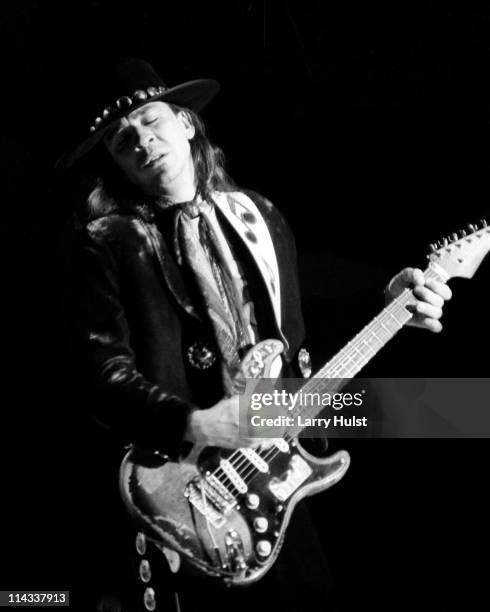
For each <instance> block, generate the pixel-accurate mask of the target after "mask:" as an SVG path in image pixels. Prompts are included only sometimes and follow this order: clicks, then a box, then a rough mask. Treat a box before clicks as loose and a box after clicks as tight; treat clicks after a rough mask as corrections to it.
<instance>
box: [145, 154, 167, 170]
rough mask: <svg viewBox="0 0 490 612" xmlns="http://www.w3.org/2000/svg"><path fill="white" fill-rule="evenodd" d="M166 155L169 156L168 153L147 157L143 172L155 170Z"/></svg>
mask: <svg viewBox="0 0 490 612" xmlns="http://www.w3.org/2000/svg"><path fill="white" fill-rule="evenodd" d="M166 155H167V154H166V153H155V154H154V155H151V156H150V157H147V158H146V160H145V161H144V162H143V163H142V164H141V166H140V167H141V168H142V169H143V170H146V169H148V168H153V167H154V166H156V165H158V163H159V162H160V161H162V159H163V158H164V157H166Z"/></svg>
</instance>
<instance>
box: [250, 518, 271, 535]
mask: <svg viewBox="0 0 490 612" xmlns="http://www.w3.org/2000/svg"><path fill="white" fill-rule="evenodd" d="M267 527H269V521H268V520H267V519H266V518H265V516H258V517H257V518H256V519H254V529H255V531H256V532H257V533H264V531H267Z"/></svg>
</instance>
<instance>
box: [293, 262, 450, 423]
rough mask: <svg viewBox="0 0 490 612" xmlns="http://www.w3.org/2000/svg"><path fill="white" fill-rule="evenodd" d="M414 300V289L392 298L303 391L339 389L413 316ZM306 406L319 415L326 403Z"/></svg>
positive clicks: (429, 273) (429, 274)
mask: <svg viewBox="0 0 490 612" xmlns="http://www.w3.org/2000/svg"><path fill="white" fill-rule="evenodd" d="M425 276H426V278H438V277H439V276H438V275H437V274H436V272H435V271H434V270H426V271H425ZM412 300H413V294H412V291H411V290H410V289H406V290H405V291H404V292H403V293H402V294H401V295H399V296H398V297H397V298H395V299H394V300H392V301H391V302H390V303H389V304H388V305H387V306H386V307H385V308H384V309H383V310H382V311H381V313H380V314H379V315H378V316H377V317H374V319H373V320H372V321H371V322H370V323H369V324H368V325H366V326H365V327H364V329H363V330H361V331H360V332H359V333H358V334H357V335H356V336H355V337H354V338H353V340H351V341H350V342H349V343H348V344H347V345H346V346H345V347H344V348H343V349H342V350H341V351H339V353H337V355H335V356H334V357H333V358H332V359H331V360H330V361H329V362H328V363H326V364H325V365H324V366H323V368H321V369H320V370H319V371H318V372H317V373H316V374H315V376H314V377H313V378H311V379H310V380H309V381H308V382H307V383H306V384H305V385H304V386H303V388H302V389H301V392H302V393H320V394H321V393H325V392H329V393H335V392H337V391H339V390H340V389H341V388H342V387H343V386H344V385H345V384H346V383H347V382H348V381H349V379H351V378H353V377H354V376H355V375H356V374H357V373H358V372H359V371H360V370H361V369H362V368H363V367H364V366H365V365H366V364H367V363H368V362H369V361H370V360H371V359H372V358H373V357H374V355H376V354H377V353H378V351H379V350H380V349H381V348H382V347H383V346H384V345H385V344H386V343H387V342H388V341H389V340H391V338H393V336H394V335H395V334H396V333H397V332H398V331H400V329H401V328H402V327H403V326H404V325H405V324H406V323H407V322H408V321H409V320H410V319H411V318H412V314H411V313H410V312H409V311H408V310H407V309H406V306H407V305H408V304H409V303H410V302H411V301H412ZM302 409H303V410H304V411H307V412H308V413H310V412H313V413H315V414H316V413H318V412H319V411H320V410H321V409H322V406H316V407H311V406H310V407H307V406H302ZM305 413H306V412H305Z"/></svg>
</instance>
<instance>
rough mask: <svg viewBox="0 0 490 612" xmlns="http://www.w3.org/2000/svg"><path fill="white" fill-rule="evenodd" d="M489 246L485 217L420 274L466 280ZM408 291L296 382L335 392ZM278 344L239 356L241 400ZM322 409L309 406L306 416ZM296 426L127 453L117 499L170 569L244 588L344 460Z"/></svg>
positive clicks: (383, 333)
mask: <svg viewBox="0 0 490 612" xmlns="http://www.w3.org/2000/svg"><path fill="white" fill-rule="evenodd" d="M489 250H490V227H487V224H486V222H485V221H482V222H481V224H480V225H479V226H476V225H469V226H468V229H467V231H464V230H462V231H461V232H459V233H458V234H453V235H452V236H451V237H450V238H445V239H444V240H442V241H440V242H439V243H435V244H432V245H431V254H430V255H429V256H428V260H429V264H428V267H427V269H426V270H425V272H424V274H425V278H426V279H429V278H433V279H439V280H442V281H447V280H449V279H450V278H453V277H466V278H471V277H472V276H473V274H474V273H475V271H476V270H477V268H478V266H479V265H480V263H481V262H482V260H483V258H484V257H485V255H486V254H487V252H488V251H489ZM413 299H414V298H413V295H412V291H411V290H410V289H406V290H405V291H404V292H403V293H402V294H401V295H400V296H399V297H398V298H396V299H394V300H393V301H392V302H390V303H389V304H388V305H387V306H386V307H385V308H384V310H382V312H381V313H380V314H379V315H378V316H377V317H375V318H374V319H373V321H371V322H370V323H369V324H368V325H367V326H366V327H365V328H364V329H363V330H362V331H361V332H360V333H359V334H358V335H357V336H356V337H355V338H354V339H353V340H352V341H351V342H349V343H348V344H347V345H346V346H345V347H344V348H343V349H342V350H341V351H340V352H339V353H338V354H337V355H335V356H334V357H333V358H332V359H331V360H330V361H329V362H328V363H327V364H326V365H324V366H323V367H322V368H321V369H320V370H319V371H318V372H317V373H316V374H315V376H314V377H312V378H310V379H308V380H307V382H306V383H305V384H304V385H303V387H302V388H301V392H302V393H303V394H305V393H324V392H329V393H335V392H338V391H339V389H340V388H342V386H343V384H344V383H346V382H347V381H348V379H350V378H352V377H353V376H355V375H356V374H357V373H358V372H359V371H360V370H361V368H362V367H363V366H364V365H365V364H366V363H367V362H368V361H369V360H370V359H371V358H372V357H373V356H374V355H375V354H376V353H377V352H378V351H379V350H380V349H381V348H382V347H383V346H384V345H385V344H386V343H387V342H388V340H390V339H391V338H392V337H393V336H394V335H395V334H396V333H397V332H398V330H400V329H401V328H402V327H403V326H404V325H405V324H406V323H407V322H408V321H409V320H410V318H411V316H412V315H411V313H410V312H409V310H408V309H407V305H408V304H410V303H411V302H413ZM282 349H283V345H282V343H281V342H280V341H278V340H274V339H272V340H264V341H262V342H259V343H258V344H257V345H256V346H255V347H254V348H253V349H251V350H250V351H249V352H248V353H247V355H246V357H245V359H244V360H243V363H242V375H243V377H244V379H247V384H246V389H245V392H244V395H245V398H249V397H250V396H251V394H252V393H253V392H254V389H256V388H257V385H258V384H259V383H260V381H261V380H263V379H264V378H268V377H271V372H272V370H273V368H274V367H275V365H277V361H278V360H280V354H281V352H282ZM321 408H322V407H321V406H319V407H313V408H310V409H309V410H310V412H309V414H308V416H310V417H314V416H315V414H316V413H318V412H319V411H320V410H321ZM300 431H301V427H298V425H297V424H295V425H293V426H291V427H287V428H286V430H285V434H284V435H283V437H282V438H278V439H275V440H274V442H273V443H272V444H269V446H266V447H265V448H262V447H260V446H259V447H257V448H256V449H252V448H249V447H247V448H241V449H238V450H234V451H230V450H225V449H220V448H212V447H200V446H198V445H194V446H193V448H192V449H191V451H190V452H189V454H188V455H187V456H183V457H181V458H180V460H179V461H170V460H168V458H166V457H163V456H161V455H157V454H155V455H153V456H151V457H148V456H145V455H142V454H141V453H140V452H138V450H136V449H133V450H130V451H129V453H128V454H127V455H126V457H125V458H124V460H123V462H122V465H121V470H120V488H121V494H122V497H123V500H124V502H125V504H126V506H127V508H128V510H129V512H130V513H131V515H132V516H133V517H134V518H135V519H136V520H137V521H138V523H139V525H140V528H141V530H142V531H143V532H144V533H145V534H146V537H147V538H150V539H151V540H152V541H153V543H154V544H156V546H157V547H158V548H160V550H161V551H162V552H163V553H165V554H166V556H167V558H168V560H169V561H170V566H171V568H172V569H173V570H174V571H177V570H179V569H180V570H184V571H185V570H190V571H192V572H194V573H196V572H197V573H198V574H201V575H206V576H209V577H214V578H216V579H220V580H222V581H224V582H226V583H228V584H233V585H246V584H249V583H252V582H255V581H257V580H259V579H260V578H261V577H262V576H263V575H264V574H265V573H266V572H267V571H268V570H269V569H270V568H271V566H272V565H273V563H274V561H275V560H276V558H277V556H278V554H279V551H280V549H281V545H282V542H283V540H284V537H285V534H286V529H287V526H288V523H289V520H290V517H291V514H292V512H293V510H294V508H295V505H296V504H297V502H298V501H299V500H300V499H302V498H304V497H306V496H309V495H313V494H315V493H318V492H320V491H323V490H324V489H327V488H328V487H331V486H332V485H333V484H335V483H336V482H338V481H339V480H340V479H341V478H342V477H343V476H344V474H345V472H346V471H347V469H348V467H349V462H350V458H349V454H348V453H347V452H346V451H344V450H341V451H339V452H336V453H335V454H333V455H331V456H329V457H327V458H316V457H314V456H312V455H311V454H309V453H308V452H306V450H305V449H304V448H302V446H301V445H300V444H299V442H298V434H299V433H300Z"/></svg>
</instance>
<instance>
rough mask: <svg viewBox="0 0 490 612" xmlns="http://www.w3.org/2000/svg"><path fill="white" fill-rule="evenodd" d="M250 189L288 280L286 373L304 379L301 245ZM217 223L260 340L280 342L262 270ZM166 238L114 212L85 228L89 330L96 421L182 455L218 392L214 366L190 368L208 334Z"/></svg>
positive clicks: (149, 224)
mask: <svg viewBox="0 0 490 612" xmlns="http://www.w3.org/2000/svg"><path fill="white" fill-rule="evenodd" d="M246 193H247V195H248V196H249V197H250V198H252V200H253V201H254V203H255V205H256V206H257V207H258V209H259V210H260V212H261V214H262V216H263V218H264V220H265V222H266V224H267V226H268V229H269V232H270V234H271V237H272V241H273V244H274V248H275V251H276V256H277V260H278V265H279V276H280V284H281V311H282V325H281V328H282V333H283V334H284V336H285V338H286V339H287V341H288V344H289V347H288V350H287V352H286V354H285V356H284V357H285V361H286V367H288V364H289V373H290V374H291V375H295V376H300V374H299V370H298V369H297V364H296V359H295V357H296V354H297V351H298V349H299V348H300V344H301V342H302V341H303V338H304V327H303V318H302V313H301V306H300V296H299V286H298V277H297V263H296V251H295V245H294V239H293V236H292V233H291V231H290V229H289V227H288V226H287V224H286V223H285V221H284V219H283V217H282V216H281V214H280V213H279V212H278V210H277V209H276V208H274V207H273V206H272V205H271V204H270V202H268V201H267V200H265V199H264V198H262V197H261V196H259V195H258V194H255V193H251V192H246ZM220 223H221V224H222V227H223V229H224V231H225V230H226V233H227V235H228V238H229V239H230V240H231V242H232V243H233V244H234V245H235V247H236V249H237V250H236V251H235V253H236V254H238V256H239V257H240V260H241V261H240V263H241V265H242V267H243V269H244V271H245V274H246V278H247V281H248V284H249V287H250V293H251V297H252V300H253V301H254V304H255V305H256V308H257V307H258V310H259V321H260V326H259V331H260V337H261V338H266V337H270V336H272V337H274V336H275V337H277V335H278V333H277V327H276V326H275V324H274V317H273V316H272V308H271V307H270V304H268V299H267V298H266V291H265V287H264V286H263V283H261V280H260V278H259V274H258V272H257V267H256V264H255V262H254V261H253V259H252V257H248V256H247V254H246V253H245V252H244V251H243V250H240V239H239V237H238V236H237V234H236V232H235V231H234V229H233V228H232V227H231V225H230V224H228V223H227V220H226V219H225V218H224V217H223V218H220ZM164 236H165V232H164V231H163V232H162V231H161V226H160V228H159V225H158V223H157V221H156V220H155V219H153V220H151V221H148V220H145V219H142V218H141V217H137V216H128V215H116V214H114V215H109V216H106V217H102V218H100V219H97V220H96V221H93V222H91V223H90V224H89V225H88V226H87V228H86V232H85V235H84V239H83V249H82V254H83V256H82V264H83V265H82V279H83V283H82V284H83V297H82V300H81V302H82V328H83V335H84V337H85V338H84V340H85V343H86V347H87V348H88V360H89V370H90V372H91V379H92V383H93V384H92V388H93V390H94V393H93V396H92V412H93V413H94V415H95V417H96V418H97V419H98V420H99V421H101V422H102V423H104V424H106V425H107V426H109V427H110V428H111V429H113V430H114V431H115V432H116V433H117V434H119V435H120V436H122V438H123V439H124V440H126V441H128V442H132V443H135V444H136V445H138V446H140V447H142V448H145V449H155V450H159V451H160V452H163V453H165V454H167V455H169V456H170V457H176V456H178V453H179V449H180V447H181V443H182V438H183V434H184V430H185V427H186V419H187V415H188V413H189V410H191V409H193V408H194V407H195V406H198V407H205V406H206V405H207V406H209V405H211V404H212V403H214V402H216V401H217V400H218V399H219V396H217V395H216V393H219V390H220V388H221V387H220V384H219V382H218V380H217V378H216V377H217V372H216V371H214V372H213V371H212V370H213V368H210V369H209V370H204V371H199V372H197V371H191V370H193V369H192V368H191V369H190V368H189V364H188V360H187V358H186V351H187V349H188V347H189V346H190V345H191V344H192V343H193V342H195V341H196V339H200V338H202V337H207V338H209V337H210V336H211V334H210V329H209V325H208V324H207V323H206V322H205V320H204V319H203V318H202V317H201V316H200V314H199V312H198V311H197V310H196V308H195V305H194V303H193V302H194V301H193V299H192V294H191V293H190V291H189V287H188V285H189V284H188V283H186V280H185V277H184V276H183V274H182V270H181V268H180V267H179V266H178V264H177V263H176V261H175V258H174V254H173V249H172V245H169V240H168V239H165V237H164ZM210 390H211V391H212V392H211V393H210ZM213 393H214V394H215V395H214V396H213Z"/></svg>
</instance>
